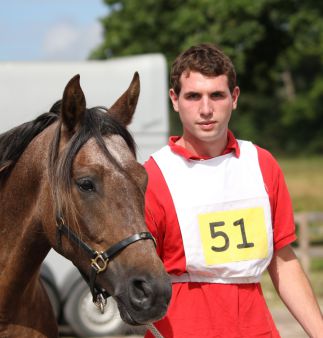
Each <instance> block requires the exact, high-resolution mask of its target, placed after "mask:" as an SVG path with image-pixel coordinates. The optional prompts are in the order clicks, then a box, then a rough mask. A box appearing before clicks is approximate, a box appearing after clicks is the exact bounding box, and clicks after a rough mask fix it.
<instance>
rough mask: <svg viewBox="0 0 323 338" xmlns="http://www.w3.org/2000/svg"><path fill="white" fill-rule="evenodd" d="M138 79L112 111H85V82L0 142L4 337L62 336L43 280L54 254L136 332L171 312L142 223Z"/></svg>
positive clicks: (0, 322) (0, 319) (165, 282)
mask: <svg viewBox="0 0 323 338" xmlns="http://www.w3.org/2000/svg"><path fill="white" fill-rule="evenodd" d="M139 92H140V79H139V74H138V73H137V72H136V73H135V74H134V76H133V79H132V81H131V83H130V85H129V87H128V89H127V90H126V91H125V92H124V93H123V94H122V95H121V96H120V97H119V98H118V99H117V100H116V102H115V103H114V104H113V105H112V106H111V107H110V108H109V109H108V108H104V107H101V106H98V107H94V108H87V106H86V99H85V96H84V93H83V90H82V88H81V85H80V75H75V76H74V77H73V78H72V79H70V81H69V82H68V83H67V85H66V87H65V89H64V91H63V95H62V99H61V100H59V101H57V102H56V103H54V104H53V106H52V108H51V109H50V110H49V112H46V113H43V114H41V115H40V116H38V117H37V118H35V119H34V120H32V121H29V122H26V123H24V124H22V125H19V126H17V127H15V128H13V129H11V130H9V131H7V132H5V133H3V134H1V135H0V205H1V209H0V233H1V236H0V273H1V275H0V337H2V338H4V337H19V338H23V337H28V338H30V337H37V338H38V337H42V338H44V337H47V338H52V337H57V336H58V328H57V323H56V320H55V317H54V314H53V310H52V308H51V305H50V302H49V298H48V296H47V294H46V292H45V289H44V287H43V285H42V284H41V282H40V279H39V271H40V266H41V263H42V261H43V260H44V259H45V257H46V255H47V253H48V252H49V250H50V249H51V248H53V249H54V250H56V251H57V252H58V253H59V254H61V255H63V256H64V257H66V258H67V259H69V260H70V261H72V262H73V264H74V265H75V266H76V267H77V268H78V269H79V271H80V272H81V274H82V275H83V277H84V278H85V279H86V281H87V282H88V283H89V286H90V289H91V292H92V295H93V300H94V301H95V302H96V303H97V305H98V307H100V308H101V310H102V308H103V307H104V300H105V298H106V297H107V296H108V295H111V296H112V297H113V298H114V299H115V300H116V302H117V304H118V307H119V311H120V315H121V317H122V319H123V320H124V321H125V322H127V323H129V324H130V325H144V324H149V323H151V322H152V321H156V320H158V319H160V318H161V317H163V316H164V314H165V313H166V310H167V307H168V303H169V300H170V297H171V286H170V279H169V277H168V275H167V273H166V272H165V270H164V267H163V264H162V262H161V260H160V258H159V257H158V256H157V253H156V249H155V243H154V238H153V237H152V235H151V234H150V233H149V232H148V231H147V227H146V224H145V218H144V194H145V189H146V184H147V174H146V172H145V170H144V167H143V166H142V165H141V164H139V163H138V162H137V161H136V157H135V152H136V146H135V142H134V140H133V138H132V136H131V134H130V132H129V131H128V129H127V127H128V125H129V124H130V122H131V120H132V117H133V115H134V112H135V108H136V105H137V101H138V97H139Z"/></svg>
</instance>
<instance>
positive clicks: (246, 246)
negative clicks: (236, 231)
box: [233, 218, 255, 249]
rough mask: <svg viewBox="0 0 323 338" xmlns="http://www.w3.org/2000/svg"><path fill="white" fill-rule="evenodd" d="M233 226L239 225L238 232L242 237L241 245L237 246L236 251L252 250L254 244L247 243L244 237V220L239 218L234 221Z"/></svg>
mask: <svg viewBox="0 0 323 338" xmlns="http://www.w3.org/2000/svg"><path fill="white" fill-rule="evenodd" d="M233 225H235V226H237V225H240V231H241V236H242V243H241V244H238V245H237V248H238V249H245V248H252V247H254V246H255V244H254V243H251V242H248V241H247V236H246V229H245V227H244V220H243V218H240V219H239V220H237V221H235V222H234V223H233Z"/></svg>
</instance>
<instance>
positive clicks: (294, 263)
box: [268, 245, 323, 338]
mask: <svg viewBox="0 0 323 338" xmlns="http://www.w3.org/2000/svg"><path fill="white" fill-rule="evenodd" d="M268 271H269V274H270V277H271V279H272V281H273V284H274V286H275V288H276V291H277V293H278V294H279V296H280V298H281V299H282V301H283V302H284V303H285V305H286V306H287V308H288V309H289V311H290V312H291V314H292V315H293V316H294V317H295V318H296V320H297V321H298V322H299V323H300V324H301V325H302V327H303V328H304V330H305V331H306V333H307V334H308V335H309V336H310V337H313V338H314V337H315V338H319V337H320V338H322V337H323V316H322V312H321V310H320V307H319V305H318V303H317V300H316V298H315V295H314V292H313V290H312V287H311V285H310V282H309V280H308V278H307V277H306V275H305V273H304V271H303V269H302V267H301V265H300V263H299V261H298V259H297V257H296V256H295V254H294V251H293V249H292V248H291V246H290V245H287V246H285V247H283V248H281V249H279V250H277V251H276V252H275V253H274V256H273V259H272V261H271V263H270V265H269V267H268Z"/></svg>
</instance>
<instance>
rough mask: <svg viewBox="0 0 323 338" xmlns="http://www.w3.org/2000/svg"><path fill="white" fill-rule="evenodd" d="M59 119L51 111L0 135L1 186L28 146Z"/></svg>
mask: <svg viewBox="0 0 323 338" xmlns="http://www.w3.org/2000/svg"><path fill="white" fill-rule="evenodd" d="M57 119H58V116H57V114H56V113H55V112H54V111H50V112H48V113H44V114H41V115H40V116H38V117H37V118H36V119H34V120H32V121H29V122H26V123H23V124H21V125H20V126H17V127H15V128H12V129H10V130H8V131H7V132H4V133H3V134H1V135H0V184H1V183H2V182H3V181H4V180H5V178H6V177H8V175H9V174H10V172H11V170H12V168H13V167H14V166H15V164H16V163H17V161H18V160H19V158H20V156H21V154H22V153H23V152H24V150H25V149H26V147H27V146H28V144H29V143H30V142H31V141H32V140H33V139H34V138H35V137H36V136H37V135H38V134H39V133H41V132H42V131H43V130H44V129H45V128H47V127H48V126H49V125H51V124H52V123H53V122H54V121H56V120H57Z"/></svg>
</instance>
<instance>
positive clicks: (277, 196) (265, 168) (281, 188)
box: [257, 146, 296, 251]
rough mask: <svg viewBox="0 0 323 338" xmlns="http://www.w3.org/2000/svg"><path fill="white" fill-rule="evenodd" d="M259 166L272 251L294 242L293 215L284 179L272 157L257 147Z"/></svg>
mask: <svg viewBox="0 0 323 338" xmlns="http://www.w3.org/2000/svg"><path fill="white" fill-rule="evenodd" d="M257 151H258V159H259V165H260V169H261V172H262V176H263V179H264V183H265V187H266V190H267V193H268V195H269V200H270V205H271V214H272V224H273V231H274V237H273V238H274V250H275V251H276V250H279V249H281V248H283V247H284V246H286V245H288V244H290V243H292V242H293V241H295V240H296V234H295V223H294V214H293V208H292V202H291V198H290V195H289V192H288V189H287V185H286V182H285V178H284V175H283V172H282V170H281V169H280V167H279V165H278V163H277V161H276V160H275V159H274V157H273V156H272V155H271V154H270V153H269V152H268V151H267V150H265V149H263V148H260V147H258V146H257Z"/></svg>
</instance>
